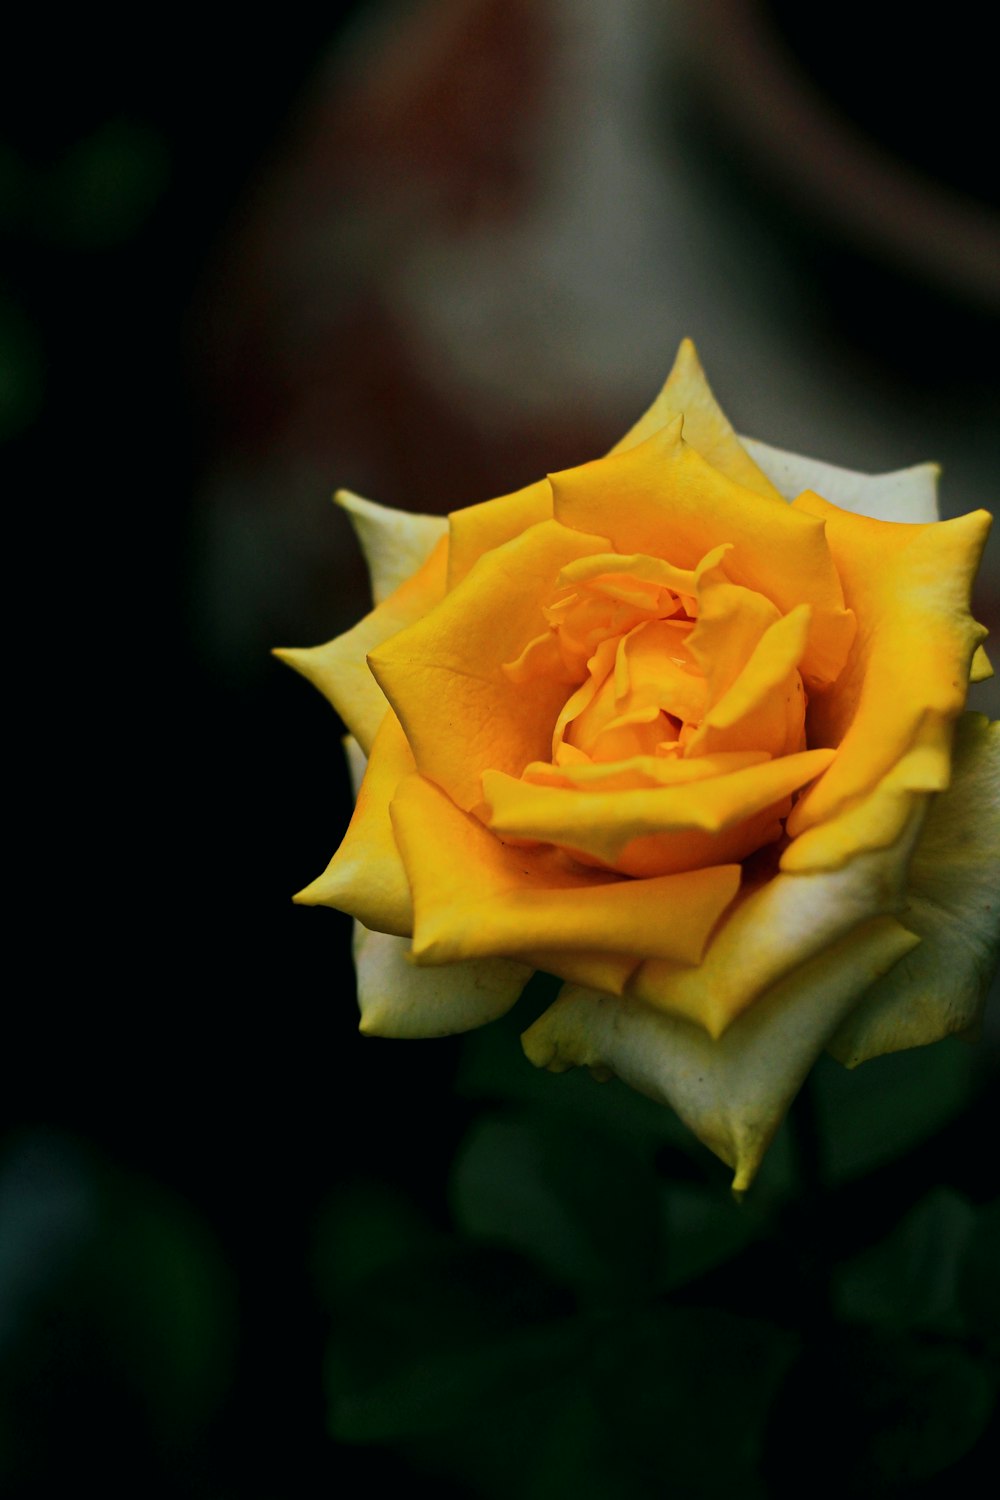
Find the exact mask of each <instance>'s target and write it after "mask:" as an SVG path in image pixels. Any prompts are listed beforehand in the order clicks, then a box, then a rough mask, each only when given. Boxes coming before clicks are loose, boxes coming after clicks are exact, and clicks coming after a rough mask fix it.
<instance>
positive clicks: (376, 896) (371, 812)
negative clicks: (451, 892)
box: [294, 709, 414, 937]
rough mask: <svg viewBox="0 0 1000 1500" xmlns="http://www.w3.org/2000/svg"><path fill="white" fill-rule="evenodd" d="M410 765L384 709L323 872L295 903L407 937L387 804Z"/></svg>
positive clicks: (406, 891) (406, 908) (405, 897)
mask: <svg viewBox="0 0 1000 1500" xmlns="http://www.w3.org/2000/svg"><path fill="white" fill-rule="evenodd" d="M354 743H355V744H356V743H357V742H356V741H355V742H354ZM413 769H414V767H413V755H412V754H411V752H410V747H409V745H408V744H407V743H406V738H405V736H404V734H403V731H402V729H401V728H400V725H399V720H398V719H397V718H396V715H395V714H394V713H393V712H392V710H391V709H388V710H387V711H386V714H385V717H384V719H383V720H382V724H381V726H380V728H379V731H378V733H377V734H376V736H375V740H374V742H373V744H372V753H371V755H370V756H369V759H368V764H367V767H365V765H364V761H363V757H362V762H361V768H360V775H359V776H358V777H357V778H356V782H355V787H356V790H355V796H356V799H357V800H356V803H355V807H354V813H353V816H352V818H351V821H350V824H349V825H348V829H347V832H346V833H345V835H344V838H343V840H342V842H341V844H340V847H339V849H338V850H337V852H336V854H335V855H334V856H333V858H332V859H331V861H330V863H329V864H328V865H327V867H326V869H325V870H324V871H323V874H322V875H319V876H317V878H316V879H315V880H314V881H313V882H312V884H311V885H307V886H306V887H305V889H304V890H302V891H299V893H298V895H297V896H296V897H295V898H294V899H295V900H296V901H297V902H298V903H299V905H301V906H332V907H335V908H336V909H337V910H339V911H346V912H349V913H350V915H351V916H352V917H356V918H357V919H358V920H359V921H361V922H363V923H364V924H365V926H366V927H373V928H376V929H377V930H378V931H379V932H392V933H396V934H397V935H399V936H407V937H408V936H409V934H410V933H411V932H412V931H413V905H412V902H411V901H410V887H409V884H408V882H407V879H406V871H405V870H404V868H403V861H402V860H401V859H400V857H399V850H398V849H397V848H396V839H395V836H394V835H393V831H392V823H391V822H390V819H389V803H390V801H391V800H392V797H393V796H394V795H395V792H396V788H397V787H398V785H399V783H400V781H402V779H403V778H404V777H405V776H411V775H412V774H413ZM354 770H355V766H354V764H353V763H352V771H354Z"/></svg>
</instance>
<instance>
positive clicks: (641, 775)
mask: <svg viewBox="0 0 1000 1500" xmlns="http://www.w3.org/2000/svg"><path fill="white" fill-rule="evenodd" d="M769 759H770V757H769V756H768V755H767V753H766V751H763V750H734V751H731V752H729V751H727V752H725V753H723V754H721V755H698V756H696V757H694V759H692V760H680V759H676V758H674V757H667V756H664V755H633V756H630V757H629V758H628V759H626V760H615V761H609V762H607V763H606V764H601V763H600V762H593V763H592V762H590V761H588V762H586V763H584V764H582V765H559V766H554V765H551V764H550V763H549V762H548V761H544V760H537V761H532V762H531V764H530V765H527V766H525V768H524V772H523V774H522V780H524V781H530V782H533V783H534V784H535V785H536V786H563V787H579V788H581V789H583V790H587V789H590V790H601V791H606V792H619V791H621V792H624V791H632V790H634V789H635V788H637V787H654V786H684V785H686V784H687V783H688V782H690V781H704V780H705V778H706V777H708V776H724V775H728V774H729V772H730V771H742V770H743V769H744V768H745V767H746V766H759V765H762V764H763V763H764V761H766V760H769Z"/></svg>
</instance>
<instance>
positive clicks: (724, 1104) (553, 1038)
mask: <svg viewBox="0 0 1000 1500" xmlns="http://www.w3.org/2000/svg"><path fill="white" fill-rule="evenodd" d="M917 941H918V939H917V938H915V937H914V936H913V934H912V933H909V932H907V931H906V929H905V928H904V927H902V926H901V925H900V924H899V923H898V922H896V921H895V920H894V919H893V918H892V917H875V918H874V919H871V920H869V921H867V922H865V923H864V925H863V926H862V927H861V928H860V929H859V930H857V931H856V932H854V933H852V934H851V935H850V936H849V937H848V938H846V939H844V940H843V941H841V942H840V943H837V944H835V945H834V946H833V947H832V948H828V949H826V950H824V952H823V953H822V954H820V956H819V957H818V958H816V959H814V960H813V961H812V962H811V963H807V964H805V965H803V967H802V968H801V969H799V970H797V971H796V972H795V973H793V974H790V975H789V976H788V977H787V978H786V979H785V980H783V981H782V982H781V983H780V984H778V985H776V986H775V987H774V989H772V990H771V991H770V992H769V993H768V994H767V995H765V996H762V997H761V999H760V1000H759V1001H758V1002H757V1003H756V1004H755V1005H753V1006H751V1007H750V1009H749V1010H748V1011H746V1012H745V1013H744V1014H743V1015H742V1016H741V1017H740V1018H739V1020H738V1021H735V1022H734V1023H733V1025H732V1026H731V1027H730V1028H729V1030H728V1031H727V1032H726V1033H725V1035H724V1036H722V1037H719V1038H717V1039H714V1040H713V1038H711V1037H710V1036H708V1035H707V1033H706V1032H705V1031H703V1030H702V1029H701V1028H700V1027H698V1026H695V1025H692V1024H691V1022H689V1021H685V1020H680V1019H678V1018H676V1017H674V1016H669V1015H665V1014H664V1013H663V1012H662V1011H657V1010H655V1009H654V1008H653V1007H651V1006H648V1005H644V1004H642V1002H641V1001H638V1000H628V999H626V1000H621V999H616V998H615V997H613V996H608V995H601V994H598V993H596V992H594V991H588V990H581V989H575V988H572V987H570V988H569V989H567V990H564V991H563V993H562V994H561V995H560V997H559V999H558V1000H557V1001H556V1002H555V1004H554V1005H552V1006H550V1008H549V1009H548V1010H547V1011H545V1013H544V1014H543V1015H542V1016H540V1017H539V1019H538V1020H537V1021H536V1022H535V1024H534V1025H533V1026H532V1027H530V1028H529V1030H528V1031H526V1032H525V1034H524V1036H523V1038H522V1042H523V1045H524V1050H525V1052H526V1053H527V1055H528V1057H529V1059H530V1060H531V1061H532V1062H533V1063H535V1065H536V1066H537V1067H547V1068H550V1069H552V1070H553V1071H554V1072H563V1071H565V1070H566V1069H567V1068H571V1067H580V1066H582V1067H588V1068H592V1069H596V1070H598V1072H605V1073H606V1072H607V1071H608V1070H610V1071H611V1072H612V1073H615V1074H617V1075H618V1076H619V1077H620V1078H622V1079H624V1081H625V1082H626V1083H628V1084H630V1085H631V1086H632V1087H633V1088H635V1089H638V1090H639V1091H640V1092H641V1093H644V1094H648V1095H649V1096H650V1097H651V1098H653V1099H656V1100H658V1101H659V1102H660V1103H663V1104H668V1105H670V1106H671V1107H672V1108H673V1109H674V1110H676V1112H677V1114H678V1115H680V1117H681V1119H682V1120H684V1121H685V1123H686V1124H687V1125H688V1126H689V1127H690V1129H691V1130H693V1131H694V1133H695V1135H697V1136H698V1138H699V1139H700V1140H702V1141H703V1142H704V1143H705V1145H706V1146H708V1147H709V1149H710V1150H711V1151H714V1152H715V1154H716V1155H717V1156H719V1157H721V1159H722V1160H723V1161H724V1162H726V1163H727V1164H728V1165H729V1166H731V1167H732V1168H733V1170H734V1178H733V1190H734V1191H735V1192H737V1193H739V1192H742V1191H744V1190H745V1189H746V1188H747V1187H749V1185H750V1183H751V1181H752V1180H753V1177H754V1175H755V1174H756V1171H757V1168H758V1167H759V1165H760V1162H761V1160H762V1158H763V1156H764V1152H765V1151H766V1150H767V1148H768V1146H769V1145H770V1143H771V1140H772V1139H773V1137H774V1133H775V1131H776V1130H777V1128H778V1126H779V1124H780V1123H781V1121H782V1119H783V1117H784V1115H785V1112H786V1111H787V1109H788V1106H789V1104H790V1103H791V1101H792V1099H793V1098H794V1096H795V1094H796V1092H797V1091H798V1089H799V1087H800V1085H801V1084H802V1081H803V1079H804V1078H805V1076H806V1074H807V1073H808V1072H809V1069H810V1068H811V1067H812V1065H813V1063H814V1061H815V1059H816V1057H817V1056H818V1054H819V1053H820V1052H821V1051H822V1049H823V1047H824V1046H825V1044H826V1042H827V1040H828V1038H829V1037H830V1035H831V1033H832V1032H833V1031H834V1030H835V1029H836V1027H837V1025H838V1024H839V1022H840V1021H841V1019H842V1018H843V1016H844V1015H845V1014H846V1012H847V1011H848V1010H849V1009H850V1007H851V1006H852V1005H854V1004H855V1003H856V1001H857V996H858V994H859V993H860V992H862V991H863V990H864V989H865V988H866V987H867V986H868V985H870V984H871V983H872V981H873V980H875V979H877V978H878V977H879V976H880V975H882V974H884V973H886V972H887V971H889V972H891V970H892V966H893V964H895V963H897V962H898V961H899V960H900V959H901V958H902V957H903V955H904V954H906V953H907V952H909V951H910V949H911V948H913V947H914V945H915V944H916V943H917Z"/></svg>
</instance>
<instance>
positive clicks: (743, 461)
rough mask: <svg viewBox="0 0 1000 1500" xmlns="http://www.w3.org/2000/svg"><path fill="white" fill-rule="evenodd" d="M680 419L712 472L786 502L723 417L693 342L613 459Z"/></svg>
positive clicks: (686, 345)
mask: <svg viewBox="0 0 1000 1500" xmlns="http://www.w3.org/2000/svg"><path fill="white" fill-rule="evenodd" d="M678 415H683V417H684V436H685V437H686V438H687V441H688V442H689V443H690V444H691V446H692V448H694V449H695V450H696V452H698V453H700V454H701V456H702V458H704V459H707V461H708V462H709V463H710V464H711V465H712V467H713V469H718V470H719V472H720V474H725V475H726V476H727V478H729V479H734V480H735V481H736V483H737V484H742V485H745V486H746V488H747V489H748V490H753V491H754V493H755V494H757V495H760V496H762V497H763V498H764V499H765V500H771V501H774V500H780V499H781V495H780V494H779V493H778V491H777V490H776V489H775V487H774V485H773V484H772V483H771V481H770V479H768V477H767V475H766V474H764V473H763V472H762V470H761V469H760V468H758V466H757V464H756V463H755V462H754V461H753V459H752V458H751V457H750V454H749V453H748V452H747V450H746V448H745V447H744V446H743V444H742V442H741V441H740V439H739V438H738V437H737V436H736V434H735V432H734V431H733V429H732V427H731V426H730V424H729V421H728V420H727V418H726V417H725V416H724V415H723V412H722V408H721V407H720V406H719V403H718V402H717V401H716V399H715V396H714V395H713V394H712V390H711V387H710V386H709V384H708V381H707V379H706V378H705V371H704V370H703V369H702V367H701V361H700V360H699V358H698V355H697V352H696V350H695V347H694V344H693V343H692V342H691V340H690V339H684V340H683V341H682V343H681V346H680V348H679V349H678V351H677V358H676V359H675V360H674V366H673V369H672V370H671V371H670V374H669V375H668V376H667V379H666V382H665V384H664V386H663V389H662V390H661V391H660V394H659V395H658V396H657V398H656V400H655V401H654V402H653V404H652V406H651V407H650V408H649V409H648V411H646V412H644V413H643V415H642V416H641V417H640V418H639V420H638V422H636V423H635V425H634V426H633V427H630V428H629V430H628V432H627V433H626V434H625V436H624V437H623V438H622V439H621V441H620V442H618V443H616V444H615V446H614V447H613V448H612V450H611V451H612V453H624V452H626V451H627V450H628V449H629V448H635V447H638V445H639V444H640V443H643V442H645V440H646V439H647V438H648V437H652V435H653V433H654V432H658V431H659V430H660V428H661V427H667V426H669V424H670V423H671V422H672V421H673V420H674V419H675V418H676V417H677V416H678Z"/></svg>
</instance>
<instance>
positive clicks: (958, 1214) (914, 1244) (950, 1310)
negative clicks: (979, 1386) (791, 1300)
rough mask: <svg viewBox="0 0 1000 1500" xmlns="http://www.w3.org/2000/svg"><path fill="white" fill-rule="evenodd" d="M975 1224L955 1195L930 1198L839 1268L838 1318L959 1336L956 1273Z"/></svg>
mask: <svg viewBox="0 0 1000 1500" xmlns="http://www.w3.org/2000/svg"><path fill="white" fill-rule="evenodd" d="M975 1223H976V1211H975V1209H974V1208H973V1207H972V1205H971V1204H970V1203H968V1202H967V1201H966V1200H965V1199H964V1198H962V1197H960V1196H959V1194H958V1193H954V1192H952V1191H950V1190H949V1189H948V1188H938V1189H936V1190H935V1191H934V1192H932V1193H929V1194H928V1195H927V1197H926V1198H924V1199H923V1200H922V1202H920V1203H919V1204H918V1205H917V1207H916V1208H915V1209H913V1211H912V1212H911V1213H909V1214H907V1216H906V1218H905V1219H903V1220H902V1222H901V1223H900V1224H898V1225H897V1226H896V1228H895V1229H894V1230H893V1232H892V1234H890V1235H889V1236H888V1237H887V1238H886V1239H884V1240H883V1241H882V1242H881V1243H880V1244H878V1245H876V1246H875V1247H874V1248H873V1249H871V1250H869V1251H867V1252H866V1253H865V1254H864V1255H861V1256H858V1257H857V1259H855V1260H853V1261H850V1262H848V1264H847V1265H845V1266H842V1267H840V1268H839V1270H838V1271H837V1273H836V1279H835V1299H836V1306H837V1310H838V1312H839V1314H840V1316H841V1317H843V1318H846V1319H848V1320H853V1321H856V1322H865V1323H880V1324H885V1325H886V1326H887V1327H893V1328H901V1329H902V1328H927V1329H936V1330H938V1331H939V1332H953V1333H960V1332H961V1331H962V1330H963V1318H962V1315H961V1310H960V1307H959V1301H958V1282H959V1273H960V1270H961V1267H962V1263H963V1258H964V1256H965V1254H966V1250H967V1247H968V1245H969V1241H970V1238H971V1236H972V1234H973V1230H974V1227H975ZM997 1264H1000V1262H997ZM995 1269H996V1264H995V1265H994V1271H995Z"/></svg>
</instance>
